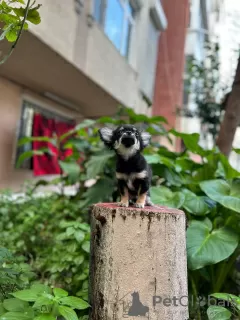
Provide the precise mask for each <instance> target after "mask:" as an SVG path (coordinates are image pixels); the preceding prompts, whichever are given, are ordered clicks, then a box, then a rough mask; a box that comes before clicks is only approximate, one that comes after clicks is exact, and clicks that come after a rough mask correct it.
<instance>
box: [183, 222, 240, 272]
mask: <svg viewBox="0 0 240 320" xmlns="http://www.w3.org/2000/svg"><path fill="white" fill-rule="evenodd" d="M238 241H239V239H238V236H237V235H236V234H235V233H234V232H233V231H232V230H230V229H227V228H220V229H214V230H212V226H211V225H209V223H204V222H201V221H197V220H194V221H192V222H191V224H190V226H189V227H188V230H187V254H188V265H189V268H190V269H192V270H196V269H200V268H203V267H205V266H207V265H211V264H216V263H218V262H220V261H222V260H225V259H227V258H228V257H229V256H230V255H231V254H232V253H233V252H234V251H235V249H236V248H237V246H238Z"/></svg>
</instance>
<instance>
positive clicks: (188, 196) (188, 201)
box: [183, 190, 209, 216]
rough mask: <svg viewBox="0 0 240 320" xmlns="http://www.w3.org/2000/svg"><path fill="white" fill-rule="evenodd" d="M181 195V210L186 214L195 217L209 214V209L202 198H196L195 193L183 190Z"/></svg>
mask: <svg viewBox="0 0 240 320" xmlns="http://www.w3.org/2000/svg"><path fill="white" fill-rule="evenodd" d="M183 193H184V195H185V200H184V204H183V208H184V209H186V210H187V211H188V212H190V213H192V214H193V215H196V216H203V215H206V214H207V213H208V212H209V207H208V205H207V203H206V202H205V199H204V197H199V196H196V195H195V193H193V192H191V191H189V190H184V191H183Z"/></svg>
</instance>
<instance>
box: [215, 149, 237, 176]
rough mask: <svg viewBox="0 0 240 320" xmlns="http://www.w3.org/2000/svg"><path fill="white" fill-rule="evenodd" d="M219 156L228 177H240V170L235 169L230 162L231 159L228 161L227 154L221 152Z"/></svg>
mask: <svg viewBox="0 0 240 320" xmlns="http://www.w3.org/2000/svg"><path fill="white" fill-rule="evenodd" d="M219 157H220V161H221V164H222V166H223V169H224V172H225V177H226V179H233V178H237V177H240V172H238V171H237V170H235V169H234V168H233V167H232V166H231V165H230V163H229V161H228V159H227V157H226V156H224V155H223V154H220V156H219Z"/></svg>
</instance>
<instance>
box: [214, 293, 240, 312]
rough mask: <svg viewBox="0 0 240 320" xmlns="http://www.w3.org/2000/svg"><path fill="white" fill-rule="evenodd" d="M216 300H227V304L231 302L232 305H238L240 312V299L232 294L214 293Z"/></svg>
mask: <svg viewBox="0 0 240 320" xmlns="http://www.w3.org/2000/svg"><path fill="white" fill-rule="evenodd" d="M211 296H213V297H214V298H216V299H219V300H225V301H227V302H231V303H232V304H234V305H236V306H237V307H238V309H239V310H240V297H238V296H235V295H234V294H230V293H214V294H211Z"/></svg>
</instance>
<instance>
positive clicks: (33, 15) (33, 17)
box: [27, 5, 41, 24]
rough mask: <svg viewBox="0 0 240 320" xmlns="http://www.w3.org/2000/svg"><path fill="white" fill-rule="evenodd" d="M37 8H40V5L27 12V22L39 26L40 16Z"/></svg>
mask: <svg viewBox="0 0 240 320" xmlns="http://www.w3.org/2000/svg"><path fill="white" fill-rule="evenodd" d="M39 8H40V5H38V6H36V7H35V8H32V9H30V10H29V11H28V15H27V20H28V21H30V22H31V23H33V24H39V23H40V22H41V17H40V14H39V12H38V11H37V10H38V9H39Z"/></svg>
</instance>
